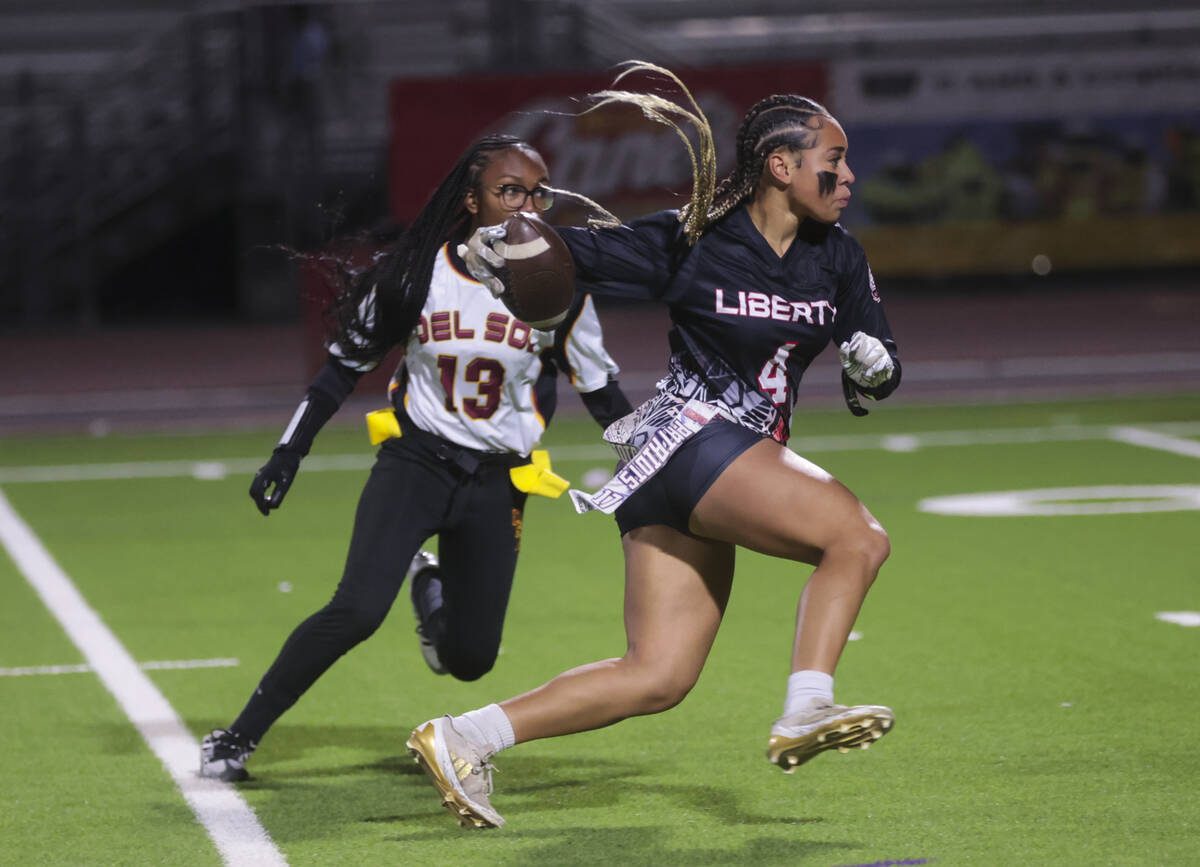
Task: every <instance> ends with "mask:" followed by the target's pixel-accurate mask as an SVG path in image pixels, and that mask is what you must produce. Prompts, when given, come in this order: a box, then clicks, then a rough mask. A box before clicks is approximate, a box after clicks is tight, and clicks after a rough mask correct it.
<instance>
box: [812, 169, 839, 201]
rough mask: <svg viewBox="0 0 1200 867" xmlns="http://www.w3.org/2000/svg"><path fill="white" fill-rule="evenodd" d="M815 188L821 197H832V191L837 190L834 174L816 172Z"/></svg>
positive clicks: (836, 177)
mask: <svg viewBox="0 0 1200 867" xmlns="http://www.w3.org/2000/svg"><path fill="white" fill-rule="evenodd" d="M817 183H818V184H819V186H818V187H817V189H818V190H820V192H821V195H822V196H832V195H833V191H834V190H836V189H837V183H838V176H837V173H836V172H818V173H817Z"/></svg>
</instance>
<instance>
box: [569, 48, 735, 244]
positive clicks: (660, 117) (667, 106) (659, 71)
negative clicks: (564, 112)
mask: <svg viewBox="0 0 1200 867" xmlns="http://www.w3.org/2000/svg"><path fill="white" fill-rule="evenodd" d="M621 65H622V66H623V67H625V68H624V69H623V70H622V71H621V74H620V75H618V76H617V77H616V78H615V79H613V85H614V86H615V85H617V84H618V83H619V82H620V81H621V80H622V79H624V78H625V77H626V76H629V75H632V74H633V73H635V72H649V73H654V74H656V75H661V76H663V77H664V78H667V79H669V80H670V81H671V82H673V83H674V84H675V85H676V86H678V87H679V89H680V90H681V91H682V92H683V95H684V96H685V97H686V99H687V104H688V106H690V107H685V106H683V105H680V104H679V103H676V102H673V101H672V100H670V99H667V98H666V97H664V96H659V95H658V94H654V93H637V92H635V91H629V90H601V91H599V92H598V93H593V94H590V96H591V98H592V99H595V100H597V102H596V103H595V104H594V105H592V106H590V107H589V108H587V109H586V110H584V111H583V114H588V113H589V112H593V111H596V110H597V109H600V108H603V107H604V106H606V105H612V104H614V103H624V104H627V105H635V106H637V107H638V108H640V109H641V110H642V114H644V115H645V116H646V117H647V118H649V119H650V120H652V121H654V122H656V123H661V124H663V125H664V126H668V127H670V128H671V129H673V130H674V131H675V134H676V135H678V136H679V138H680V140H681V141H682V142H683V146H684V147H685V148H687V152H688V157H689V159H691V161H692V197H691V200H690V201H689V202H688V203H687V204H686V205H684V206H683V207H682V208H680V209H679V221H680V222H681V223H683V224H684V234H685V235H686V236H687V239H688V243H689V244H695V243H696V240H697V239H698V238H699V237H700V233H701V232H703V231H704V227H705V226H706V225H707V224H708V219H707V217H708V209H709V205H710V204H711V202H712V197H713V192H714V191H715V189H716V180H717V154H716V148H714V146H713V136H712V126H711V125H710V124H709V122H708V118H707V117H706V116H705V115H704V111H703V110H702V109H701V108H700V105H699V103H697V102H696V100H695V98H694V97H693V96H692V93H691V91H690V90H688V88H687V85H685V84H684V83H683V81H682V80H680V78H679V76H677V75H676V74H675V73H673V72H671V70H669V69H665V68H664V67H661V66H657V65H656V64H653V63H648V62H646V61H644V60H629V61H626V62H625V63H623V64H621ZM676 118H680V119H681V120H676ZM684 124H687V125H690V126H691V127H692V129H694V130H695V131H696V134H697V137H698V140H699V149H697V148H696V147H693V145H692V141H691V139H689V138H688V136H687V133H686V132H685V131H684Z"/></svg>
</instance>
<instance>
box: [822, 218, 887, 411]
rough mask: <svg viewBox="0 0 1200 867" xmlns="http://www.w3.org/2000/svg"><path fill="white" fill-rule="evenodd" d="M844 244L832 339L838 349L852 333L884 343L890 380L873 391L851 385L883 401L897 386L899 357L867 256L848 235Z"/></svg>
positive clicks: (860, 391)
mask: <svg viewBox="0 0 1200 867" xmlns="http://www.w3.org/2000/svg"><path fill="white" fill-rule="evenodd" d="M845 241H846V250H845V251H844V255H845V256H846V260H845V261H846V266H845V267H842V268H839V269H838V273H839V275H840V277H839V282H838V295H837V297H838V305H837V307H838V309H837V320H836V323H835V325H834V329H833V340H834V343H835V344H836V345H837V346H841V345H842V344H843V343H844V342H845V341H847V340H849V339H850V338H851V336H852V335H853V334H854V332H856V331H863V332H865V333H867V334H869V335H871V336H872V337H876V338H878V339H879V340H880V341H881V342H882V343H883V345H884V347H885V348H886V349H887V351H888V354H889V355H890V356H891V357H892V362H893V363H894V365H895V367H894V369H893V370H892V375H891V377H890V378H889V379H888V380H887V382H884V383H881V384H879V385H877V386H875V387H874V388H865V387H863V386H861V385H858V384H857V383H855V384H854V388H855V389H856V390H857V391H858V392H859V393H860V394H865V395H866V396H867V397H870V398H874V399H875V400H882V399H883V398H885V397H887V396H888V395H889V394H891V393H892V392H893V391H895V390H896V388H897V387H898V386H899V385H900V354H899V350H898V348H897V347H896V341H895V339H894V338H893V337H892V329H891V326H890V325H888V321H887V316H886V315H884V312H883V301H882V299H880V297H879V290H878V289H877V288H876V286H875V277H874V276H873V275H872V274H871V266H870V265H868V264H867V254H866V253H864V252H863V249H862V247H861V246H860V245H859V243H858V242H857V241H855V240H854V239H853V238H851V237H850V236H849V235H847V236H845Z"/></svg>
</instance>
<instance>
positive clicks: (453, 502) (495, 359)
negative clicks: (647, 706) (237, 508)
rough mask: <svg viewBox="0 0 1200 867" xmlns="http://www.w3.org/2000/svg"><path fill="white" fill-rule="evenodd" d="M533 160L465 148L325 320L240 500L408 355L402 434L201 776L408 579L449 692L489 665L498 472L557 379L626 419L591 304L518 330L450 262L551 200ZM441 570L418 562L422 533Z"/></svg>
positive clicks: (505, 549)
mask: <svg viewBox="0 0 1200 867" xmlns="http://www.w3.org/2000/svg"><path fill="white" fill-rule="evenodd" d="M547 184H548V178H547V171H546V164H545V162H544V161H543V160H542V157H541V155H539V154H538V152H537V151H536V150H534V149H533V148H532V147H531V146H529V145H528V144H526V143H525V142H523V141H521V140H519V139H516V138H513V137H512V136H504V135H492V136H487V137H485V138H482V139H480V140H478V141H476V142H475V143H474V144H473V145H472V146H471V147H470V148H468V150H467V151H466V152H465V153H464V154H463V155H462V157H461V158H460V159H459V161H458V163H457V164H456V165H455V166H454V168H453V169H452V170H451V171H450V173H449V175H447V176H446V178H445V179H444V180H443V181H442V183H441V185H440V186H439V187H438V189H437V190H436V191H435V192H434V194H433V196H432V197H431V199H430V201H429V203H428V204H427V205H426V206H425V208H424V209H423V210H422V211H421V213H420V214H419V215H418V216H417V218H416V219H415V220H414V221H413V224H412V226H411V227H410V228H409V229H408V230H407V231H405V232H404V233H403V234H402V235H401V236H400V238H399V239H398V240H397V241H396V242H395V243H394V245H393V246H392V247H391V248H390V249H389V250H388V251H387V253H386V255H385V256H384V257H382V258H381V259H380V261H379V262H378V264H377V265H376V266H375V267H374V268H373V269H372V270H371V271H370V272H368V273H367V274H365V275H362V276H361V277H359V278H357V279H355V280H353V281H350V285H349V286H347V287H346V291H345V292H344V293H343V295H342V296H341V297H340V299H339V303H338V305H337V308H336V313H337V319H338V322H339V330H338V334H337V337H336V340H334V341H333V342H331V343H330V344H329V346H328V349H329V357H328V359H327V360H326V363H325V366H324V367H323V368H322V369H321V371H320V372H319V373H318V374H317V376H316V378H315V379H314V380H313V382H312V384H311V386H310V387H309V389H308V392H307V394H306V396H305V398H304V400H303V401H302V402H301V403H300V406H299V407H298V408H297V410H296V413H295V415H294V416H293V418H292V421H291V423H290V424H289V425H288V427H287V429H286V431H285V432H284V434H283V438H282V439H281V440H280V442H279V445H278V446H277V447H276V448H275V451H274V453H273V454H272V456H271V458H270V460H269V461H267V463H266V465H264V466H263V467H262V469H260V470H259V471H258V474H257V475H256V476H255V477H254V481H253V483H252V485H251V487H250V496H251V497H252V498H253V499H254V502H255V503H256V504H257V505H258V508H259V510H260V511H261V512H262V513H263V514H264V515H268V514H270V511H271V510H272V509H275V508H278V507H279V505H280V504H281V503H282V501H283V497H284V495H285V494H286V493H287V491H288V488H289V487H290V486H291V484H292V482H293V480H294V479H295V476H296V471H297V469H298V468H299V465H300V460H301V458H303V457H304V456H305V455H306V454H308V451H309V448H310V446H311V445H312V442H313V438H314V437H315V436H316V434H317V432H318V431H319V430H320V429H321V427H322V425H324V424H325V422H326V421H328V420H329V418H330V417H331V416H332V415H333V414H334V412H335V411H336V410H337V409H338V407H339V406H340V405H341V404H342V402H343V401H344V400H345V399H346V397H347V396H348V395H349V394H350V392H351V391H352V390H353V389H354V385H355V383H356V382H357V380H358V378H359V377H360V376H361V375H362V374H363V373H364V372H365V371H367V370H370V369H372V368H374V367H375V366H376V365H378V363H379V361H380V360H381V359H382V358H383V356H384V355H385V354H386V353H387V352H388V350H389V349H391V348H392V347H393V346H395V345H397V344H399V345H402V346H404V349H405V354H404V358H403V360H402V361H401V363H400V366H399V367H398V368H397V370H396V373H395V375H394V376H393V377H392V382H391V384H390V386H389V393H390V396H391V400H392V404H393V407H394V410H395V415H396V419H397V421H398V427H399V432H400V435H399V436H394V437H392V438H389V439H387V440H385V441H384V442H383V445H382V446H381V447H380V450H379V455H378V458H377V460H376V463H375V466H374V468H373V469H372V471H371V475H370V478H369V479H368V481H367V483H366V486H365V488H364V489H363V492H362V496H361V498H360V500H359V504H358V511H357V513H356V515H355V520H354V531H353V534H352V536H351V539H350V551H349V554H348V556H347V559H346V566H345V571H344V573H343V575H342V579H341V582H340V583H339V584H338V587H337V590H336V592H335V593H334V594H333V598H332V599H331V600H330V602H329V603H328V604H327V605H326V606H325V607H324V608H322V609H321V610H320V611H318V612H316V613H315V614H313V615H312V616H311V617H309V618H308V619H307V620H305V621H304V622H303V623H301V624H300V625H299V626H298V627H296V629H295V631H293V632H292V634H291V636H290V637H289V638H288V639H287V641H286V642H285V643H284V645H283V649H282V650H281V651H280V652H279V656H278V657H277V658H276V659H275V662H274V664H272V665H271V667H270V668H269V669H268V670H267V672H266V674H265V675H264V676H263V678H262V680H261V681H260V682H259V684H258V687H257V688H256V689H255V690H254V692H253V694H252V695H251V697H250V700H249V702H248V703H247V704H246V706H245V708H244V709H243V710H242V712H241V714H240V715H239V716H238V718H237V719H236V720H235V721H234V722H233V724H232V725H230V726H229V727H228V728H227V729H216V730H214V731H213V732H212V733H211V734H209V735H207V736H205V738H204V742H203V744H202V746H201V763H200V769H201V774H202V775H204V776H211V777H218V778H220V779H224V780H241V779H246V777H247V773H246V770H245V762H246V760H247V759H248V758H249V756H250V754H251V753H252V752H253V751H254V749H255V748H256V747H257V745H258V742H259V740H260V739H261V738H262V736H263V735H264V734H266V732H267V730H268V729H269V728H270V727H271V725H273V724H274V722H275V720H277V719H278V718H279V716H280V715H281V714H283V713H284V711H286V710H287V709H288V708H289V707H291V706H292V705H293V704H294V703H295V702H296V700H297V699H299V698H300V696H301V695H303V694H304V692H305V691H306V690H307V689H308V688H309V687H310V686H312V684H313V683H314V682H315V681H316V680H317V678H318V677H320V676H321V675H322V674H323V673H324V672H325V671H326V669H328V668H329V666H331V665H332V664H333V663H334V662H335V661H336V660H337V659H338V657H340V656H341V655H342V654H344V653H346V651H348V650H350V649H351V648H352V647H354V646H355V645H356V644H358V643H359V642H360V641H363V640H364V639H366V638H368V637H369V636H370V635H371V634H372V633H373V632H374V631H375V630H376V629H377V628H378V627H379V625H380V624H381V623H382V622H383V620H384V618H385V617H386V616H387V613H388V610H389V608H390V607H391V605H392V602H393V601H394V600H395V598H396V595H397V593H398V592H399V590H400V587H401V585H402V584H403V582H404V580H405V577H406V573H407V575H408V577H409V578H410V591H411V594H412V602H413V609H414V613H415V615H416V617H417V632H418V635H419V637H420V642H421V650H422V653H423V655H424V656H425V660H426V662H427V663H428V664H429V666H430V668H432V669H433V670H434V671H435V672H437V673H439V674H443V673H449V674H452V675H454V676H455V677H457V678H459V679H461V680H475V679H476V678H479V677H482V676H483V675H484V674H486V673H487V672H488V671H489V670H490V669H491V667H492V665H493V663H494V662H495V661H496V654H497V652H498V651H499V647H500V636H501V631H502V628H503V625H504V615H505V610H506V608H507V605H508V598H509V591H510V590H511V588H512V582H513V573H514V570H515V569H516V564H517V551H518V549H519V547H520V538H521V529H522V528H521V523H522V516H523V511H524V506H525V497H526V494H525V493H523V492H521V491H519V490H517V488H516V487H515V486H514V483H513V481H512V480H511V479H510V474H509V470H510V469H512V468H514V467H516V466H519V465H524V464H528V463H529V461H530V453H531V450H532V449H533V447H534V446H535V445H536V444H537V442H538V441H539V440H540V439H541V436H542V433H543V431H544V429H545V427H546V424H547V422H548V421H549V419H550V416H551V414H552V412H553V410H554V404H555V390H554V384H555V375H556V373H557V372H558V371H563V372H565V373H567V374H568V376H569V377H570V379H571V381H572V382H573V384H574V385H575V387H576V389H578V391H579V392H580V394H581V396H582V398H583V401H584V403H585V405H586V406H587V408H588V410H589V411H590V412H591V414H592V416H593V417H595V419H596V420H597V421H598V422H600V424H601V425H608V424H609V423H611V422H612V421H613V420H615V419H617V418H620V417H621V416H623V415H625V414H626V413H628V412H630V410H631V408H630V406H629V402H628V400H627V399H626V398H625V395H624V394H623V393H622V392H621V390H620V388H619V387H618V386H617V383H616V380H615V379H614V377H615V375H616V373H617V365H616V364H615V363H614V362H613V360H612V359H611V358H610V357H609V355H608V353H607V352H606V351H605V349H604V345H603V342H602V335H601V330H600V321H599V319H598V318H597V316H596V311H595V309H594V307H593V305H592V302H591V299H590V298H589V297H587V296H586V295H583V294H581V295H580V296H579V297H578V298H577V299H576V302H575V304H574V305H573V307H572V308H571V310H570V312H569V313H568V315H567V318H566V320H565V321H564V322H563V323H562V324H561V325H559V326H558V327H557V328H556V329H555V330H554V331H553V332H546V331H536V330H534V329H532V328H530V327H529V326H528V325H526V324H525V323H523V322H521V321H519V320H517V319H516V318H514V317H513V316H512V314H510V313H509V312H508V310H507V309H506V308H505V307H504V305H503V304H502V303H501V302H500V301H499V300H498V299H496V298H495V297H493V295H492V293H491V292H489V291H488V290H487V289H485V288H484V287H483V286H482V285H480V283H479V281H477V280H476V279H475V278H473V277H471V276H470V274H469V272H468V271H467V269H466V267H465V266H464V264H463V262H462V260H461V259H460V258H459V257H458V254H457V252H456V249H457V245H458V244H459V243H460V242H461V241H463V240H465V239H466V238H467V237H468V236H469V235H470V234H471V233H472V232H473V231H474V230H475V229H476V228H478V227H480V226H490V225H494V224H497V223H501V222H503V221H504V220H505V219H506V218H507V217H508V216H509V215H511V214H512V213H514V212H516V211H518V210H525V211H537V212H541V211H545V210H547V209H549V208H550V206H551V205H552V204H553V201H554V195H553V193H552V192H551V191H550V189H549V187H548V186H547ZM435 535H436V536H438V539H439V544H438V548H439V554H440V562H439V558H437V557H434V556H433V555H432V554H429V553H427V552H425V551H422V550H420V549H421V545H422V544H424V543H425V541H426V540H428V539H429V538H431V537H432V536H435Z"/></svg>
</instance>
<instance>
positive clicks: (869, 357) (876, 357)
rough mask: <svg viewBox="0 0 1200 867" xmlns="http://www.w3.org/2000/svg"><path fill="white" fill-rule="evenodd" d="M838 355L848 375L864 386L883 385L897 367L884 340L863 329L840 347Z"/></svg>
mask: <svg viewBox="0 0 1200 867" xmlns="http://www.w3.org/2000/svg"><path fill="white" fill-rule="evenodd" d="M838 356H839V357H840V358H841V359H842V369H843V370H845V371H846V375H847V376H848V377H850V378H851V379H852V380H854V381H855V382H856V383H858V384H859V385H861V386H862V387H863V388H874V387H875V386H877V385H882V384H883V383H885V382H887V381H888V380H889V379H891V378H892V371H893V370H895V369H896V365H895V363H894V362H893V361H892V356H890V355H889V354H888V351H887V347H886V346H884V345H883V342H882V341H881V340H880V339H879V338H877V337H872V336H871V335H870V334H867V333H866V332H863V331H855V332H854V334H853V335H852V336H851V337H850V339H849V340H847V341H846V342H845V343H843V344H842V345H841V346H840V347H838Z"/></svg>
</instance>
